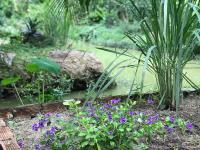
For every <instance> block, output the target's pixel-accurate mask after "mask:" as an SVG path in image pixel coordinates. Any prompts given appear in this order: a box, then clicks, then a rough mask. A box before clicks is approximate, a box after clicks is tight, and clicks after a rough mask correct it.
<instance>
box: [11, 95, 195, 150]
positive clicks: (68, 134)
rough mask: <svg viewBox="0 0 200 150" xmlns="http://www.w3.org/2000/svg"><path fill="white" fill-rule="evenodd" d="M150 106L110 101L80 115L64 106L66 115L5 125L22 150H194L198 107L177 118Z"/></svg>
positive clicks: (74, 105) (73, 106)
mask: <svg viewBox="0 0 200 150" xmlns="http://www.w3.org/2000/svg"><path fill="white" fill-rule="evenodd" d="M195 98H197V99H198V97H196V96H195V97H194V96H190V97H188V98H187V102H188V101H191V99H193V100H192V104H195ZM156 103H157V100H154V99H152V98H148V99H144V101H143V102H142V103H141V102H140V103H139V102H136V101H133V102H132V103H129V104H127V103H125V102H123V101H122V100H121V99H119V98H115V99H111V100H109V101H105V102H99V103H98V102H95V103H93V102H88V103H87V105H86V107H85V110H84V109H82V108H81V107H80V106H79V105H80V101H74V100H67V101H65V102H64V105H66V106H67V107H68V108H69V110H68V111H64V112H57V113H56V112H55V113H46V114H38V116H37V117H36V118H34V119H28V118H24V119H22V118H18V119H19V120H18V119H17V118H16V119H15V120H13V121H12V120H10V121H8V123H9V124H10V127H11V128H13V129H15V130H14V132H15V133H16V135H17V138H18V144H19V145H20V146H21V147H22V149H138V150H141V149H155V148H158V149H162V148H166V149H173V148H177V149H179V148H180V149H184V148H185V149H192V148H194V149H195V148H197V149H198V148H199V146H198V144H197V143H198V142H197V141H198V137H199V129H198V126H199V122H198V121H197V120H196V119H197V118H198V117H197V116H198V114H199V113H198V112H196V110H198V107H195V106H194V107H190V106H189V107H187V105H184V109H185V108H186V107H187V108H186V109H185V110H183V112H182V111H181V112H180V114H179V115H178V116H177V115H176V113H174V112H170V111H166V112H163V111H157V110H156V105H157V104H156ZM186 104H187V103H186ZM195 118H196V119H195ZM193 119H194V120H193ZM26 123H28V124H27V126H26V127H23V126H24V124H26ZM23 128H24V129H23ZM17 129H18V130H19V129H22V131H21V132H19V131H18V130H17ZM24 135H27V137H24ZM195 137H196V138H197V140H195ZM195 141H196V142H195Z"/></svg>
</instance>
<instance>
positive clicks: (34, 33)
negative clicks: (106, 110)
mask: <svg viewBox="0 0 200 150" xmlns="http://www.w3.org/2000/svg"><path fill="white" fill-rule="evenodd" d="M189 2H190V3H189ZM192 3H193V4H192ZM195 5H199V1H182V2H176V1H175V0H174V1H170V2H169V1H166V2H165V3H163V1H159V0H152V1H145V0H144V1H139V0H135V1H132V0H127V1H122V0H110V1H105V0H101V1H93V0H86V1H84V0H77V1H71V0H61V1H60V0H59V1H58V0H53V1H49V0H41V1H39V0H33V1H26V0H21V1H19V2H18V1H15V0H9V1H6V2H3V3H1V4H0V9H1V13H0V16H1V20H2V21H1V28H0V34H1V35H2V39H3V40H4V42H5V41H6V43H8V44H3V45H2V46H1V50H3V51H6V50H9V49H16V53H21V52H18V51H19V49H22V50H21V51H22V53H23V51H26V50H30V51H31V50H32V48H34V49H36V50H37V49H39V48H41V47H42V48H43V47H44V48H46V47H47V46H52V47H57V46H59V47H60V46H61V45H62V46H63V45H68V49H71V45H70V41H71V40H73V41H83V42H89V43H92V44H95V45H102V46H106V47H114V48H116V47H119V48H122V49H123V48H125V49H129V50H125V51H124V52H122V51H120V52H117V54H118V55H124V54H125V55H126V56H128V57H131V58H130V59H127V60H126V61H123V62H120V63H118V64H119V65H121V66H120V67H122V66H123V69H122V70H120V71H119V72H118V73H117V74H116V76H114V79H116V78H117V75H119V74H120V73H121V72H123V70H124V68H125V67H130V66H131V67H132V68H134V69H135V70H136V72H134V75H133V76H134V77H133V83H132V86H131V89H130V92H129V97H130V96H131V95H132V94H133V93H134V92H135V89H141V91H142V88H143V85H144V83H142V84H141V87H139V88H138V86H137V85H136V78H135V76H136V75H137V73H138V70H139V66H137V65H136V64H138V65H139V64H140V62H143V63H144V67H143V68H144V69H143V70H144V71H143V75H142V78H143V79H142V81H144V77H145V72H146V71H147V68H148V70H150V71H151V72H153V73H154V74H155V76H156V79H157V83H158V90H159V92H160V99H161V101H160V105H159V106H160V107H161V106H162V107H163V106H164V107H165V108H167V107H175V106H178V105H179V99H180V95H181V88H182V81H183V79H185V80H187V81H188V82H189V83H190V84H191V85H192V86H193V87H195V88H197V86H195V85H194V84H193V83H192V82H190V79H189V78H188V77H187V76H186V75H184V74H183V68H184V67H185V65H186V64H187V63H188V62H189V61H190V60H192V59H193V58H194V54H195V53H194V52H197V51H196V49H195V48H196V44H197V43H198V40H197V38H198V36H197V35H198V30H197V29H198V26H199V22H198V17H197V13H198V8H197V7H196V6H195ZM37 10H40V11H37ZM80 10H81V11H80ZM14 25H16V26H14ZM4 28H5V29H4ZM10 28H11V29H12V30H10ZM109 31H112V32H111V33H112V34H111V33H110V32H109ZM194 32H195V34H194ZM125 36H127V37H128V38H130V39H131V40H129V39H128V38H125ZM27 45H28V46H27ZM17 46H19V47H18V48H16V47H17ZM23 46H25V47H26V46H27V49H23ZM136 47H137V48H138V50H140V51H141V52H142V54H143V55H144V56H145V57H146V58H145V59H143V57H140V58H138V57H135V56H133V55H130V51H131V50H130V49H133V48H134V49H135V48H136ZM104 50H105V49H104ZM107 51H108V50H107ZM109 52H114V53H116V51H113V50H109ZM45 53H47V52H45ZM31 55H32V54H31ZM36 55H38V54H36ZM44 56H46V54H44ZM29 59H30V60H31V59H32V58H31V57H29ZM2 60H3V59H2ZM30 60H26V58H23V59H22V60H20V61H24V63H21V66H22V67H20V68H18V67H16V68H17V70H19V71H18V72H20V70H23V72H24V73H28V74H29V77H28V78H25V79H26V80H27V82H25V83H23V84H21V86H20V87H19V90H18V92H19V93H20V91H21V93H22V95H23V96H25V97H26V95H27V94H26V93H27V91H29V92H30V93H32V94H31V95H34V96H33V97H35V96H38V95H40V92H42V93H44V90H45V89H44V88H46V90H45V91H47V94H50V95H52V92H50V91H54V90H56V91H57V89H60V85H61V84H59V86H55V85H54V84H50V85H51V86H52V88H49V87H50V86H49V84H47V86H44V83H43V86H42V87H43V88H39V90H36V89H37V88H36V87H37V86H38V85H37V86H34V85H32V86H30V83H29V82H30V81H35V83H38V82H39V80H43V79H44V78H45V79H47V77H49V79H47V80H49V81H45V82H47V83H50V82H52V80H53V79H58V80H59V79H60V77H61V76H62V75H61V76H59V77H53V76H52V75H51V73H49V72H48V73H45V75H44V74H43V75H41V72H40V73H39V72H37V73H32V72H31V73H30V71H27V68H26V67H25V66H27V64H29V63H31V62H30ZM124 62H126V63H124ZM114 63H115V61H114V62H113V63H112V64H114ZM1 64H2V63H1ZM130 64H131V65H130ZM4 65H5V63H4ZM32 66H34V65H32ZM109 67H110V68H109ZM109 67H108V68H107V69H106V71H108V74H106V78H105V74H103V75H102V79H101V78H100V79H99V80H98V82H97V83H96V84H93V85H94V86H96V87H101V89H99V88H98V91H97V92H96V91H95V90H96V87H94V86H93V87H92V85H88V87H90V89H92V90H93V91H90V89H89V93H92V92H96V96H100V95H101V93H102V92H103V91H105V90H106V89H107V87H109V85H108V84H106V86H105V87H103V85H105V84H103V83H105V80H108V77H109V76H110V75H111V74H113V73H112V72H113V71H114V70H115V69H116V68H118V66H117V65H115V66H114V67H113V66H112V65H109ZM6 69H7V72H13V73H12V74H10V75H4V76H3V77H1V80H2V79H3V78H4V77H7V78H10V76H13V77H15V76H16V75H18V72H15V71H14V70H13V69H12V68H9V67H7V68H6ZM8 74H9V73H8ZM33 74H34V75H33ZM36 74H37V75H36ZM20 76H22V74H20ZM22 77H23V78H24V76H22ZM64 78H66V80H65V81H66V84H65V85H68V86H65V89H63V90H61V89H60V90H59V91H62V92H61V93H65V92H64V91H65V90H67V91H70V90H69V89H70V87H71V81H70V80H71V79H69V78H68V75H66V76H65V77H64ZM104 79H105V80H104ZM114 79H113V80H111V81H110V82H108V83H110V84H111V83H112V82H114ZM103 80H104V81H103ZM20 82H21V81H20ZM58 82H59V81H58ZM137 83H138V82H137ZM19 84H20V83H19ZM38 84H39V83H38ZM55 84H56V83H55ZM97 84H99V85H97ZM17 85H18V84H16V86H17ZM56 85H57V84H56ZM163 85H165V86H163ZM4 86H5V85H4ZM12 87H13V86H12ZM67 87H68V88H67ZM26 88H27V89H28V90H26ZM4 91H5V90H4ZM35 91H38V92H37V93H38V94H36V92H35ZM19 95H21V94H19ZM43 97H44V95H43ZM39 99H40V96H39ZM43 102H44V98H43Z"/></svg>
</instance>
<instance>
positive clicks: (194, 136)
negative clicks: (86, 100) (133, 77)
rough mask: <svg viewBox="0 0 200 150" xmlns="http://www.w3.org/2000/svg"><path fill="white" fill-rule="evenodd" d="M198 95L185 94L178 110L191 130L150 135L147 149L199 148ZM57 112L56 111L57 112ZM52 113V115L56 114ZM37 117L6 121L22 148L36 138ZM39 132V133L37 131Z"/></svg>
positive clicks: (142, 107)
mask: <svg viewBox="0 0 200 150" xmlns="http://www.w3.org/2000/svg"><path fill="white" fill-rule="evenodd" d="M199 108H200V96H199V95H189V96H187V97H186V98H185V99H184V101H183V103H182V105H181V107H180V111H179V112H178V116H179V117H181V118H183V119H185V120H188V121H190V122H192V124H193V126H194V128H193V130H192V131H188V132H185V133H182V132H181V131H179V130H175V131H174V132H173V133H172V134H168V135H166V136H165V137H164V138H161V137H157V136H155V137H152V139H153V140H152V142H151V143H150V144H149V145H148V146H149V148H148V149H149V150H177V149H179V150H200V110H199ZM134 111H137V112H145V113H151V112H156V113H159V114H160V115H161V116H162V115H163V116H164V115H176V112H173V111H169V110H165V111H158V110H156V106H149V105H146V104H142V105H140V106H137V107H136V108H135V109H134ZM57 113H58V112H57ZM57 113H54V114H53V115H56V114H57ZM59 113H61V114H62V115H63V116H66V117H67V116H70V115H69V113H68V112H59ZM37 121H38V119H36V118H31V117H26V118H21V117H18V118H15V119H13V120H9V121H8V123H9V125H10V128H12V131H13V132H14V133H15V135H16V137H17V138H18V139H22V140H23V141H24V145H25V147H24V148H23V150H32V149H34V148H33V141H35V140H37V137H38V136H39V135H37V134H38V132H37V133H34V132H33V131H32V125H33V124H34V123H36V122H37ZM39 134H41V133H39Z"/></svg>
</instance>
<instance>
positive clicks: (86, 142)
mask: <svg viewBox="0 0 200 150" xmlns="http://www.w3.org/2000/svg"><path fill="white" fill-rule="evenodd" d="M88 144H89V141H85V142H82V143H81V147H85V146H87V145H88Z"/></svg>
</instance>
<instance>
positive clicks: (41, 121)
mask: <svg viewBox="0 0 200 150" xmlns="http://www.w3.org/2000/svg"><path fill="white" fill-rule="evenodd" d="M45 122H46V121H45V120H44V119H42V120H40V121H39V123H38V128H44V124H45Z"/></svg>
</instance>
